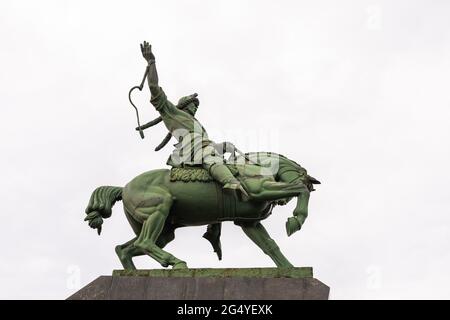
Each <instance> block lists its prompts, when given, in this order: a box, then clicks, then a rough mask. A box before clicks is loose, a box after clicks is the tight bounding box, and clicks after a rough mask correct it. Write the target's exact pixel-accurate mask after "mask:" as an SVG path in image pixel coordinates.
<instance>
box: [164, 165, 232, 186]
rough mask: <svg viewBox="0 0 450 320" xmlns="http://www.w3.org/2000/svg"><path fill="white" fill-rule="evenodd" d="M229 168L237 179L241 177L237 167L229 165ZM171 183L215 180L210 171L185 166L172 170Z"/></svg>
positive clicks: (199, 167) (198, 167)
mask: <svg viewBox="0 0 450 320" xmlns="http://www.w3.org/2000/svg"><path fill="white" fill-rule="evenodd" d="M227 167H228V169H230V171H231V173H232V174H233V175H234V176H235V177H237V176H238V175H239V170H238V169H237V168H236V166H234V165H231V164H227ZM170 181H172V182H175V181H182V182H212V181H214V178H213V177H212V176H211V175H210V174H209V172H208V170H206V169H204V168H203V167H201V166H183V167H172V169H170Z"/></svg>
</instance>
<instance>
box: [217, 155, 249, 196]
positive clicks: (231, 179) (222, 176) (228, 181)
mask: <svg viewBox="0 0 450 320" xmlns="http://www.w3.org/2000/svg"><path fill="white" fill-rule="evenodd" d="M209 172H210V174H211V175H212V177H213V178H214V179H215V180H216V181H219V182H220V183H221V184H222V186H223V188H224V189H232V190H239V191H241V193H242V195H243V196H245V197H246V198H248V197H249V195H248V193H247V191H245V189H244V187H243V186H242V184H241V182H240V181H239V180H238V179H236V177H235V176H233V174H232V173H231V171H230V170H229V169H228V167H227V166H226V165H224V164H222V163H215V164H213V165H212V166H211V168H210V169H209Z"/></svg>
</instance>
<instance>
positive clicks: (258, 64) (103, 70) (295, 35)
mask: <svg viewBox="0 0 450 320" xmlns="http://www.w3.org/2000/svg"><path fill="white" fill-rule="evenodd" d="M449 15H450V3H449V2H448V1H411V0H409V1H406V0H404V1H400V0H397V1H376V0H374V1H366V0H364V1H361V0H359V1H356V0H354V1H332V0H330V1H314V2H312V1H260V0H258V1H256V0H254V1H242V0H239V1H230V0H227V1H217V0H215V1H206V0H203V1H167V0H165V1H141V2H138V1H126V2H125V1H121V2H120V3H119V2H114V1H95V2H94V1H61V0H58V1H56V0H55V1H10V0H3V1H1V2H0V43H1V50H0V70H1V72H0V105H1V107H2V116H1V118H0V130H1V135H0V136H1V147H2V157H1V158H0V168H1V170H2V181H3V183H2V184H1V185H0V194H1V195H2V197H1V200H2V207H3V210H2V213H1V214H0V217H1V227H0V228H1V230H0V240H1V241H2V244H3V248H2V257H1V258H0V298H32V299H43V298H56V299H63V298H66V297H67V296H69V295H70V294H72V293H73V292H75V291H76V289H77V286H84V285H86V284H87V283H89V282H90V281H92V280H94V279H95V278H96V277H98V276H99V275H108V274H111V272H112V270H113V269H117V268H120V267H121V265H120V263H119V260H118V259H117V258H116V256H115V253H114V246H115V245H117V244H119V243H123V242H125V241H127V240H129V239H130V238H131V237H132V236H133V234H132V230H131V228H130V227H129V225H128V223H127V222H126V219H125V216H124V215H123V212H122V209H121V205H118V206H116V207H115V209H114V213H113V216H112V218H111V219H108V220H105V224H104V227H103V234H102V236H101V237H98V236H97V234H96V233H95V232H94V231H93V230H91V229H89V228H88V226H87V224H86V223H85V222H83V218H84V208H85V206H86V204H87V202H88V200H89V196H90V194H91V192H92V191H93V189H94V188H95V187H97V186H100V185H119V186H123V185H125V184H126V183H127V182H128V181H129V180H131V179H132V178H133V177H134V176H136V175H137V174H139V173H141V172H143V171H146V170H150V169H156V168H160V167H164V164H165V161H166V159H167V157H168V155H169V152H170V148H169V147H166V148H165V149H163V151H160V152H158V153H155V152H154V151H153V148H154V147H155V146H156V145H157V144H158V143H159V142H160V140H161V139H162V137H163V136H164V135H165V129H164V128H163V127H162V126H159V127H157V128H153V129H150V130H149V131H148V132H147V137H146V139H145V140H140V138H139V136H138V135H137V134H136V133H135V132H134V130H133V128H134V127H135V115H134V111H133V110H132V108H131V107H130V106H129V104H128V101H127V93H128V89H129V88H130V87H131V86H132V85H136V84H137V83H138V82H139V81H140V79H141V77H142V73H143V70H144V67H145V62H144V60H143V59H142V58H141V56H140V52H139V43H140V42H141V41H142V40H147V41H149V42H150V43H151V44H152V45H153V48H154V52H155V55H156V58H157V64H158V70H159V74H160V82H161V85H162V86H163V87H164V89H165V90H166V92H167V94H168V96H169V97H170V98H171V99H172V100H174V101H177V100H178V98H179V97H180V96H183V95H187V94H191V93H193V92H198V93H199V97H200V101H201V104H200V108H199V111H198V114H197V118H198V119H199V120H200V121H201V122H202V124H203V125H204V126H205V127H206V129H207V130H208V132H209V135H210V137H211V138H212V139H214V140H216V141H223V140H229V141H230V140H231V141H233V142H234V143H235V144H236V145H237V146H238V147H239V148H240V149H243V150H245V151H258V150H261V151H262V150H270V151H274V152H279V153H282V154H285V155H287V156H288V157H290V158H292V159H294V160H296V161H298V162H299V163H301V164H302V165H303V166H304V167H306V168H307V169H308V171H309V172H310V174H311V175H313V176H314V177H316V178H318V179H319V180H321V181H322V183H323V184H322V185H321V186H319V187H318V188H317V192H315V193H313V194H312V196H311V201H310V217H309V218H308V220H307V221H306V223H305V225H304V228H303V229H302V230H301V231H300V232H299V233H297V234H295V235H294V236H292V237H290V238H288V237H287V236H286V234H285V231H284V223H285V221H286V218H287V217H289V216H290V215H291V212H292V210H293V208H294V203H292V204H290V205H288V206H286V207H279V208H276V209H275V210H274V213H273V215H272V216H271V217H269V218H268V219H267V221H265V223H264V224H265V226H266V227H267V229H268V231H269V232H270V233H271V235H272V236H273V238H274V239H275V240H276V241H277V242H278V244H279V246H280V247H281V248H282V250H283V252H284V253H285V255H286V256H287V257H288V258H289V259H290V260H291V261H292V263H294V264H295V265H297V266H313V267H314V273H315V277H316V278H318V279H320V280H321V281H323V282H324V283H326V284H328V285H329V286H330V287H331V298H332V299H356V298H362V299H369V298H375V299H393V298H407V299H408V298H447V299H448V298H450V274H449V271H448V270H450V241H449V240H450V225H449V223H450V215H449V213H450V212H449V205H450V194H449V191H448V190H449V189H448V183H449V179H450V170H449V169H448V163H449V160H450V150H449V138H450V126H449V120H450V97H449V90H448V86H449V83H450V63H449V56H450V34H449V32H450V19H448V17H449ZM148 98H149V93H148V91H145V93H143V94H141V95H140V96H139V97H137V98H136V100H137V101H138V103H139V106H140V107H141V110H142V111H141V114H142V118H143V119H144V120H143V121H148V120H150V119H153V117H155V115H156V112H155V111H154V110H153V109H152V108H151V107H150V105H149V103H148ZM203 229H204V228H187V229H184V230H178V231H177V234H176V239H175V241H174V242H173V243H171V244H169V245H168V246H167V249H168V251H170V252H172V253H173V254H175V255H176V256H178V257H180V258H182V259H186V260H187V262H188V265H189V266H190V267H270V266H273V264H272V261H271V260H270V259H269V258H268V257H266V256H265V255H264V254H263V253H262V252H260V250H259V249H257V248H256V246H255V245H254V244H253V243H252V242H251V241H250V240H249V239H247V238H246V236H245V235H244V234H243V232H242V231H241V230H240V229H239V228H238V227H236V226H234V225H233V224H232V223H226V224H225V225H224V229H223V232H222V247H223V251H224V258H223V260H222V262H219V261H217V259H216V257H215V254H213V252H212V249H211V248H210V247H209V243H208V242H207V241H206V240H204V239H202V238H201V235H202V234H203V232H204V230H203ZM135 261H136V264H137V265H138V267H140V268H158V267H160V266H159V265H158V264H157V263H156V262H154V261H153V260H152V259H150V258H148V257H140V258H137V259H136V260H135ZM77 279H79V280H80V281H79V282H78V281H77Z"/></svg>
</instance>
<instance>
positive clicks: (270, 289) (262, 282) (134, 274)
mask: <svg viewBox="0 0 450 320" xmlns="http://www.w3.org/2000/svg"><path fill="white" fill-rule="evenodd" d="M329 291H330V288H329V287H328V286H326V285H325V284H323V283H322V282H320V281H319V280H317V279H315V278H313V272H312V268H286V269H279V268H239V269H181V270H172V269H171V270H165V269H155V270H115V271H114V272H113V275H112V276H100V277H98V278H97V279H95V280H94V281H92V282H91V283H90V284H88V285H87V286H85V287H84V288H82V289H81V290H79V291H78V292H76V293H75V294H73V295H72V296H70V297H69V298H68V299H74V300H80V299H81V300H110V299H114V300H115V299H139V300H311V299H314V300H326V299H328V294H329Z"/></svg>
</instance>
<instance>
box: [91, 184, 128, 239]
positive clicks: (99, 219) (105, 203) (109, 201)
mask: <svg viewBox="0 0 450 320" xmlns="http://www.w3.org/2000/svg"><path fill="white" fill-rule="evenodd" d="M120 200H122V187H112V186H102V187H98V188H97V189H95V190H94V192H92V195H91V198H90V199H89V204H88V206H87V208H86V214H87V216H86V218H85V219H84V220H85V221H89V226H90V227H91V228H93V229H97V231H98V234H100V233H101V231H102V224H103V219H106V218H109V217H111V214H112V207H113V206H114V204H115V203H116V202H117V201H120Z"/></svg>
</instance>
